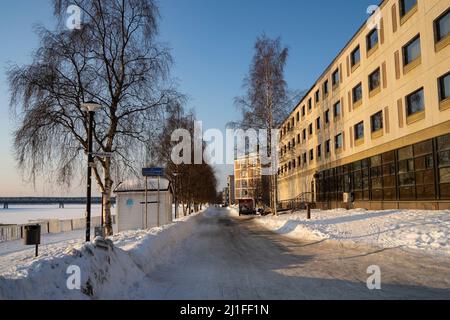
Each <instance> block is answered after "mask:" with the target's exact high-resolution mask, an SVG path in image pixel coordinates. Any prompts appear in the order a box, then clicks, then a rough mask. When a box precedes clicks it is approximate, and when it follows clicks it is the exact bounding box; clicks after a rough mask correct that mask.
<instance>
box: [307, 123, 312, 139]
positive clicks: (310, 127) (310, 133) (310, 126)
mask: <svg viewBox="0 0 450 320" xmlns="http://www.w3.org/2000/svg"><path fill="white" fill-rule="evenodd" d="M308 132H309V135H310V136H312V134H313V125H312V123H310V124H309V130H308Z"/></svg>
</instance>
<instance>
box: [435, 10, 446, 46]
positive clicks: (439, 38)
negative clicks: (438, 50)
mask: <svg viewBox="0 0 450 320" xmlns="http://www.w3.org/2000/svg"><path fill="white" fill-rule="evenodd" d="M444 17H445V18H447V19H450V8H449V9H447V10H446V11H444V12H443V13H442V14H441V15H440V16H438V17H437V18H436V19H435V20H434V21H433V25H434V38H435V42H436V43H437V42H440V41H442V40H444V39H446V38H447V37H449V36H450V33H448V34H446V35H444V36H442V35H440V31H441V29H440V26H439V22H440V20H442V19H443V18H444Z"/></svg>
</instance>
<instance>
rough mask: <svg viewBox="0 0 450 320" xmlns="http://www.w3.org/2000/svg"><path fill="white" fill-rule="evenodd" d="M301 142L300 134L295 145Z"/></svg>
mask: <svg viewBox="0 0 450 320" xmlns="http://www.w3.org/2000/svg"><path fill="white" fill-rule="evenodd" d="M301 141H302V139H301V137H300V134H298V135H297V144H300V142H301Z"/></svg>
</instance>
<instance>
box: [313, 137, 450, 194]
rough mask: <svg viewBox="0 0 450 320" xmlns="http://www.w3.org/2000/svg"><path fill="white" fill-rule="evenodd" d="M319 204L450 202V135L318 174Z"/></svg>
mask: <svg viewBox="0 0 450 320" xmlns="http://www.w3.org/2000/svg"><path fill="white" fill-rule="evenodd" d="M317 190H318V194H317V199H318V201H319V202H325V201H342V194H343V193H344V192H352V193H353V196H354V199H355V200H357V201H364V200H372V201H395V200H400V201H415V200H439V199H441V200H449V199H450V134H448V135H445V136H441V137H438V138H435V139H431V140H426V141H423V142H420V143H417V144H415V145H410V146H406V147H404V148H401V149H397V150H393V151H389V152H386V153H383V154H380V155H376V156H373V157H371V158H368V159H363V160H361V161H357V162H354V163H351V164H347V165H344V166H340V167H337V168H332V169H329V170H324V171H321V172H319V174H318V175H317Z"/></svg>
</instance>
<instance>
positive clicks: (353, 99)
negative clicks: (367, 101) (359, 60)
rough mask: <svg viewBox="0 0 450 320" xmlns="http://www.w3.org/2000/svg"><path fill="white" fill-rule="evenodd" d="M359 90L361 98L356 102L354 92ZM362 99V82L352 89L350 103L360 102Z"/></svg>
mask: <svg viewBox="0 0 450 320" xmlns="http://www.w3.org/2000/svg"><path fill="white" fill-rule="evenodd" d="M358 88H360V90H361V96H360V97H359V99H358V100H355V97H356V90H357V89H358ZM362 99H363V87H362V82H360V83H359V84H357V85H356V86H355V87H354V88H353V89H352V102H353V103H357V102H359V101H361V100H362Z"/></svg>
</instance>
